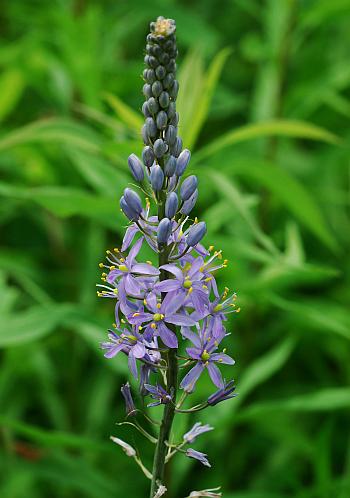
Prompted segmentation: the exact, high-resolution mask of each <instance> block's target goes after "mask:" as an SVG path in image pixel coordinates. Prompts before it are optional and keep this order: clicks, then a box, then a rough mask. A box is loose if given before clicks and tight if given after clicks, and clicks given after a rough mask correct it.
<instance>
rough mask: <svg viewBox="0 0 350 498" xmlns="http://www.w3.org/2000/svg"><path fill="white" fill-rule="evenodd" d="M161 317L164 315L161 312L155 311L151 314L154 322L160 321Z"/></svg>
mask: <svg viewBox="0 0 350 498" xmlns="http://www.w3.org/2000/svg"><path fill="white" fill-rule="evenodd" d="M163 318H164V315H163V314H162V313H155V314H154V315H153V320H154V321H155V322H160V321H161V320H163Z"/></svg>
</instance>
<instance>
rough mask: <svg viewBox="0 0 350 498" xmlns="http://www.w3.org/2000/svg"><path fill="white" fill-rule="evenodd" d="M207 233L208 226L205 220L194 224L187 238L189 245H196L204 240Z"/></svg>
mask: <svg viewBox="0 0 350 498" xmlns="http://www.w3.org/2000/svg"><path fill="white" fill-rule="evenodd" d="M206 233H207V226H206V224H205V221H200V222H199V223H196V224H195V225H192V226H191V228H190V230H189V232H188V235H187V238H186V242H187V245H189V246H190V247H194V246H195V245H197V244H198V242H200V241H201V240H202V238H203V237H204V235H205V234H206Z"/></svg>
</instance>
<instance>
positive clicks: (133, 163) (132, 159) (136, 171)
mask: <svg viewBox="0 0 350 498" xmlns="http://www.w3.org/2000/svg"><path fill="white" fill-rule="evenodd" d="M128 165H129V168H130V171H131V174H132V176H133V177H134V178H135V180H136V181H137V182H142V181H143V179H144V172H143V166H142V164H141V161H140V159H139V158H138V157H137V156H136V154H131V155H130V156H129V157H128Z"/></svg>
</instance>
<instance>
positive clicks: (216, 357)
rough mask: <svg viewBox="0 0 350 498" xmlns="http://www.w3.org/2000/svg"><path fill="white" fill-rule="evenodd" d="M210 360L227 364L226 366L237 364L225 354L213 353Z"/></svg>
mask: <svg viewBox="0 0 350 498" xmlns="http://www.w3.org/2000/svg"><path fill="white" fill-rule="evenodd" d="M210 359H211V360H213V361H218V362H219V363H225V365H234V364H235V360H234V359H233V358H231V356H229V355H228V354H225V353H213V354H212V355H211V357H210Z"/></svg>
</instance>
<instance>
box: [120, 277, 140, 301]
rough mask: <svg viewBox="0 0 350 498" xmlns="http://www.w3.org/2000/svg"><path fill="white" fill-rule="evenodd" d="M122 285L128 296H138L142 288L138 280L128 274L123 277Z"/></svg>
mask: <svg viewBox="0 0 350 498" xmlns="http://www.w3.org/2000/svg"><path fill="white" fill-rule="evenodd" d="M123 280H124V285H125V291H126V293H127V294H129V295H130V296H139V295H140V291H141V290H142V286H141V285H140V284H139V282H138V281H137V280H136V278H135V277H133V276H132V275H130V274H128V275H126V276H125V277H124V278H123Z"/></svg>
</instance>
